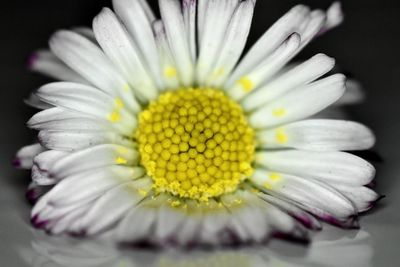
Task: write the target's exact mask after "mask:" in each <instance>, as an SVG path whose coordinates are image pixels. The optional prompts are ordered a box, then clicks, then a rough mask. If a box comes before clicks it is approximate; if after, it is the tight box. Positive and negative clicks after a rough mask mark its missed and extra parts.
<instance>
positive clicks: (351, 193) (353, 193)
mask: <svg viewBox="0 0 400 267" xmlns="http://www.w3.org/2000/svg"><path fill="white" fill-rule="evenodd" d="M335 188H336V189H337V190H338V191H340V192H341V193H342V194H343V195H345V196H346V197H347V198H348V199H350V200H351V201H352V202H353V203H354V205H355V206H356V207H357V210H358V212H359V213H360V212H365V211H367V210H369V209H370V208H372V207H373V204H374V202H375V201H376V200H377V199H378V198H379V195H378V194H377V193H375V192H374V191H373V190H371V189H369V188H367V187H364V186H358V187H352V186H345V185H335Z"/></svg>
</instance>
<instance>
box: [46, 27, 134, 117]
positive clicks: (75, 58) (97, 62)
mask: <svg viewBox="0 0 400 267" xmlns="http://www.w3.org/2000/svg"><path fill="white" fill-rule="evenodd" d="M50 48H51V50H52V52H53V53H54V54H55V55H56V56H57V57H59V58H60V59H61V60H62V61H64V62H65V63H66V64H67V65H68V66H69V67H70V68H72V69H73V70H75V71H76V72H78V73H79V74H80V75H82V76H83V77H84V78H85V79H87V80H88V81H90V82H91V83H92V84H93V85H95V86H96V87H97V88H99V89H101V90H102V91H104V92H106V93H107V94H109V95H111V96H120V97H122V98H123V100H124V101H125V102H126V104H127V105H129V107H131V109H132V110H136V108H137V103H136V101H135V99H134V98H133V95H132V92H131V91H130V87H129V84H128V83H127V82H126V81H125V80H124V78H123V77H122V76H121V75H120V74H119V73H118V72H117V71H116V69H115V66H114V65H113V64H112V62H111V61H110V60H109V59H108V58H107V57H106V56H105V55H104V53H103V52H102V51H101V49H100V48H99V47H98V46H97V45H95V44H94V43H92V42H91V41H89V40H88V39H86V38H85V37H83V36H81V35H79V34H77V33H74V32H71V31H58V32H56V33H55V34H54V35H53V36H52V38H51V39H50Z"/></svg>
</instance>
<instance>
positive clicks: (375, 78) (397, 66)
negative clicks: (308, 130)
mask: <svg viewBox="0 0 400 267" xmlns="http://www.w3.org/2000/svg"><path fill="white" fill-rule="evenodd" d="M110 2H111V1H108V0H66V1H56V0H52V1H51V0H35V1H26V0H25V1H22V0H16V1H3V2H2V3H1V6H0V36H1V37H0V101H1V103H0V115H1V116H0V118H1V130H0V147H1V152H0V162H1V166H0V168H1V169H0V170H1V171H0V175H1V176H0V179H1V180H2V182H5V183H7V184H11V185H12V186H13V187H14V188H16V189H17V191H16V192H17V194H20V195H21V196H22V195H23V190H22V184H25V182H26V180H23V178H22V177H24V176H28V175H27V174H26V175H24V174H22V173H21V172H16V171H14V170H13V169H12V167H11V166H10V164H9V162H11V160H12V157H13V154H14V152H15V151H16V150H17V149H18V148H19V147H20V146H22V145H25V144H28V143H31V142H32V140H33V133H32V132H30V131H29V130H28V129H26V127H25V122H26V121H27V120H28V119H29V117H30V116H31V115H32V114H33V112H34V110H33V109H31V108H28V107H26V106H25V105H24V104H23V102H22V99H23V98H24V97H26V96H28V94H29V93H30V92H31V91H32V90H34V89H36V88H37V87H39V86H40V85H41V84H43V83H45V82H46V81H47V80H46V79H45V78H43V77H40V76H39V75H36V74H31V73H29V71H28V70H27V69H26V59H27V58H28V56H29V54H30V52H32V51H34V50H36V49H38V48H45V47H46V46H47V40H48V38H49V37H50V35H51V34H52V33H53V32H54V31H55V30H56V29H60V28H70V27H73V26H79V25H91V21H92V18H93V17H94V16H95V15H96V14H97V13H98V12H99V11H100V10H101V7H103V6H110ZM149 2H150V3H151V4H152V5H153V6H155V4H156V2H157V1H155V0H150V1H149ZM343 2H344V3H343V6H344V11H345V14H346V20H345V23H344V24H343V25H342V26H341V27H339V28H337V29H335V30H333V31H332V32H330V33H329V34H326V35H324V36H322V37H321V38H319V39H318V40H316V41H314V42H313V43H312V44H311V45H310V46H308V47H307V48H306V50H305V51H304V52H303V53H302V54H301V57H303V58H306V57H309V56H311V55H313V54H315V53H318V52H323V53H326V54H328V55H330V56H332V57H335V58H336V59H337V62H338V64H339V65H340V66H341V67H343V68H344V69H346V70H348V71H349V73H351V75H352V76H353V77H354V78H356V79H358V80H359V81H361V82H362V84H363V85H364V87H365V90H366V91H367V94H368V99H367V101H366V102H365V103H364V104H362V105H358V106H355V107H351V108H350V112H351V114H352V115H353V116H354V118H355V119H356V120H358V121H361V122H363V123H365V124H367V125H368V126H370V127H371V128H373V130H374V131H375V132H376V134H377V137H378V143H377V146H376V148H375V151H377V152H378V153H379V154H380V155H381V157H382V158H383V160H384V162H383V163H377V167H378V170H379V172H378V176H377V182H378V189H379V191H380V192H382V193H384V194H386V195H387V198H386V200H385V201H384V202H383V205H382V206H381V207H380V208H378V209H377V210H376V211H375V212H373V214H372V216H371V219H369V218H366V220H367V222H368V220H371V221H370V224H372V228H370V232H371V234H372V235H374V234H375V232H374V231H375V230H376V231H378V230H379V229H381V230H379V231H385V227H384V225H386V224H390V223H392V224H393V227H394V226H396V225H398V224H397V222H396V223H394V222H395V220H397V219H398V216H397V215H396V216H397V217H396V216H395V215H393V214H394V213H396V212H397V211H398V210H399V209H398V208H397V206H398V204H399V203H400V196H399V195H400V194H398V193H397V192H399V189H400V183H399V179H398V176H399V173H400V103H399V100H400V88H399V85H400V52H399V51H400V37H399V36H400V30H399V27H400V4H399V1H396V0H390V1H376V0H351V1H343ZM298 3H303V4H307V5H310V6H312V7H314V8H317V7H321V8H327V7H328V6H329V4H330V3H331V1H322V0H314V1H311V0H302V1H292V0H274V1H273V0H269V1H267V0H258V3H257V7H256V15H255V18H254V24H253V25H254V26H253V29H252V32H251V35H250V42H254V41H255V40H256V38H257V37H258V36H260V35H261V34H262V33H263V32H264V31H265V30H266V29H267V28H268V27H269V26H270V25H271V24H272V23H273V22H274V21H275V20H277V19H278V18H279V17H280V16H281V15H283V14H284V13H285V12H286V11H287V10H289V9H290V8H291V7H292V6H293V5H295V4H298ZM1 190H4V189H2V188H0V192H1ZM0 216H1V215H0ZM393 216H395V217H393ZM374 226H375V228H374ZM381 226H382V227H381ZM377 229H378V230H377ZM394 229H397V227H394ZM386 234H388V235H389V236H390V233H386ZM384 236H385V235H383V236H382V237H380V234H378V232H376V237H374V238H375V239H376V241H375V242H377V243H382V246H380V247H379V248H378V251H379V257H382V258H384V257H386V256H388V257H389V256H390V254H389V253H390V252H394V251H395V250H396V248H395V247H392V246H391V245H390V242H389V243H387V242H385V240H384V239H386V237H384ZM395 236H397V237H399V234H398V232H397V233H396V234H395Z"/></svg>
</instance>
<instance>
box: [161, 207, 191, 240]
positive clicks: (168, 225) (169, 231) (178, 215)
mask: <svg viewBox="0 0 400 267" xmlns="http://www.w3.org/2000/svg"><path fill="white" fill-rule="evenodd" d="M185 217H186V216H185V215H184V213H183V212H182V211H180V210H176V209H173V208H171V207H170V206H169V203H166V204H164V205H161V207H159V209H158V216H157V220H156V224H155V227H154V239H155V241H156V242H157V243H159V244H161V245H167V244H168V241H170V240H169V239H172V238H173V237H174V236H175V234H176V232H178V231H180V226H181V224H182V222H183V221H184V220H185Z"/></svg>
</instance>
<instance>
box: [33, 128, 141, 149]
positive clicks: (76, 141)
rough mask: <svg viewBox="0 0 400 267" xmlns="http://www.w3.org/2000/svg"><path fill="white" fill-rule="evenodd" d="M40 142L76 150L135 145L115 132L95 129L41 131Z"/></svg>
mask: <svg viewBox="0 0 400 267" xmlns="http://www.w3.org/2000/svg"><path fill="white" fill-rule="evenodd" d="M38 138H39V141H40V143H41V144H42V145H43V146H44V147H46V148H48V149H53V150H59V151H69V152H72V151H76V150H81V149H85V148H88V147H91V146H96V145H101V144H115V145H122V146H127V147H134V143H133V142H132V141H130V140H128V139H126V138H124V137H123V136H121V135H119V134H117V133H114V132H93V131H83V130H80V131H54V130H50V131H40V132H39V136H38Z"/></svg>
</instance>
